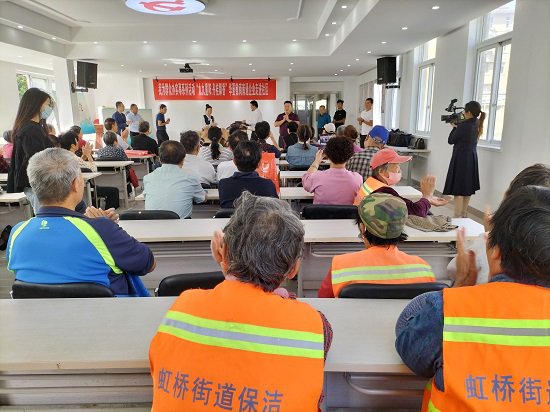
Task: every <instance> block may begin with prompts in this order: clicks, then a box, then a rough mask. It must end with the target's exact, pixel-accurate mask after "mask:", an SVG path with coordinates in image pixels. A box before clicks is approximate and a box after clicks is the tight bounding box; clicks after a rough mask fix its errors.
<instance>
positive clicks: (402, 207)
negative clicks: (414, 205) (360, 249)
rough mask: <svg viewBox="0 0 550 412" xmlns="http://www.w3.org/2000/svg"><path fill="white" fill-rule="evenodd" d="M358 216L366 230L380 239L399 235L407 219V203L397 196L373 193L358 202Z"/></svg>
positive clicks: (393, 237)
mask: <svg viewBox="0 0 550 412" xmlns="http://www.w3.org/2000/svg"><path fill="white" fill-rule="evenodd" d="M357 208H358V212H359V217H360V219H361V221H362V222H363V224H364V225H365V228H366V229H367V231H368V232H369V233H370V234H372V235H374V236H376V237H379V238H381V239H395V238H398V237H399V236H401V233H403V228H404V227H405V222H406V221H407V205H406V204H405V202H404V201H403V200H402V199H400V198H398V197H397V196H392V195H390V194H387V193H373V194H371V195H369V196H366V197H365V198H364V199H363V200H362V201H361V203H359V206H358V207H357Z"/></svg>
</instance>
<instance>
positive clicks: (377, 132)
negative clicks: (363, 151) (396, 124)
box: [369, 125, 390, 144]
mask: <svg viewBox="0 0 550 412" xmlns="http://www.w3.org/2000/svg"><path fill="white" fill-rule="evenodd" d="M369 136H370V137H372V138H373V139H374V140H375V141H376V142H378V143H383V144H386V143H388V138H389V137H390V132H388V129H386V128H385V127H384V126H379V125H376V126H374V127H373V128H372V129H371V131H370V132H369Z"/></svg>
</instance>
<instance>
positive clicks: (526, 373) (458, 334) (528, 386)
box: [422, 282, 550, 412]
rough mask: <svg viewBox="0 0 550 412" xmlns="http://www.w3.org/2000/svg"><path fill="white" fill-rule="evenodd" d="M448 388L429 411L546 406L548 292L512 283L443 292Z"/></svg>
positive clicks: (431, 396) (436, 394)
mask: <svg viewBox="0 0 550 412" xmlns="http://www.w3.org/2000/svg"><path fill="white" fill-rule="evenodd" d="M443 316H444V326H443V380H444V383H445V390H444V392H442V391H440V390H439V389H437V387H436V386H435V385H434V384H432V385H431V390H427V391H426V392H427V393H426V394H425V400H426V401H427V402H426V401H425V402H424V403H423V409H422V410H423V411H431V412H438V411H441V412H454V411H480V412H485V411H486V412H489V411H491V412H492V411H503V412H512V411H543V410H544V411H548V410H550V407H549V406H548V405H549V404H550V290H548V289H546V288H543V287H538V286H531V285H525V284H520V283H511V282H493V283H488V284H485V285H478V286H471V287H462V288H454V289H444V290H443Z"/></svg>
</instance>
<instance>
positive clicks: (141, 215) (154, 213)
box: [120, 210, 180, 220]
mask: <svg viewBox="0 0 550 412" xmlns="http://www.w3.org/2000/svg"><path fill="white" fill-rule="evenodd" d="M179 218H180V216H179V215H178V214H177V213H176V212H172V211H171V210H129V211H127V212H124V213H121V214H120V220H158V219H179Z"/></svg>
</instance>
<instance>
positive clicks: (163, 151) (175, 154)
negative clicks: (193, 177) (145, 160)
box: [159, 140, 185, 165]
mask: <svg viewBox="0 0 550 412" xmlns="http://www.w3.org/2000/svg"><path fill="white" fill-rule="evenodd" d="M159 157H160V162H161V163H162V164H168V165H179V164H180V163H181V162H183V159H185V148H184V147H183V145H182V144H181V143H180V142H178V141H177V140H166V141H165V142H163V143H162V144H161V145H160V147H159Z"/></svg>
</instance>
